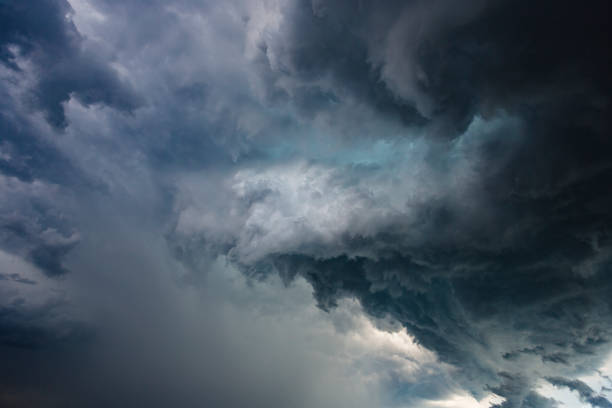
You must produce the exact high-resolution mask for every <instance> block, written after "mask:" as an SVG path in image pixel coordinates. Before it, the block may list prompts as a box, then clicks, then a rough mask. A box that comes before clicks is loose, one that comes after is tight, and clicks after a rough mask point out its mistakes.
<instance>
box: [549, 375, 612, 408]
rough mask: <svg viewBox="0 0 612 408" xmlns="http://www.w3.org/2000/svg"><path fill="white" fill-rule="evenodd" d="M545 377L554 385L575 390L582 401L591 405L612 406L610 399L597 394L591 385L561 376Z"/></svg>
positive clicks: (605, 407)
mask: <svg viewBox="0 0 612 408" xmlns="http://www.w3.org/2000/svg"><path fill="white" fill-rule="evenodd" d="M546 379H547V380H548V381H549V382H550V383H551V384H553V385H554V386H557V387H567V388H569V389H570V390H572V391H576V392H577V393H578V395H580V400H581V401H582V402H586V403H588V404H591V405H592V406H593V407H602V408H608V407H612V403H611V402H610V401H608V400H607V399H606V398H605V397H603V396H601V395H597V394H596V393H595V391H593V390H592V389H591V387H589V386H588V385H587V384H585V383H584V382H582V381H580V380H568V379H567V378H563V377H548V378H546Z"/></svg>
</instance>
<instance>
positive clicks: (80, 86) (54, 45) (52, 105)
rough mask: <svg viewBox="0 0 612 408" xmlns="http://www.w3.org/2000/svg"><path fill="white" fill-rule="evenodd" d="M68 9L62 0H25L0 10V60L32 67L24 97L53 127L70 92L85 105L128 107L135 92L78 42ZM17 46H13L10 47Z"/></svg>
mask: <svg viewBox="0 0 612 408" xmlns="http://www.w3.org/2000/svg"><path fill="white" fill-rule="evenodd" d="M71 13H72V8H71V7H70V4H69V3H68V2H67V1H65V0H57V1H56V0H40V1H36V2H34V3H30V4H27V5H26V4H23V3H21V2H18V1H9V2H3V4H2V6H1V9H0V22H1V23H2V31H1V32H0V38H1V43H0V47H1V48H0V49H1V51H0V53H1V55H2V62H3V63H4V64H6V65H7V66H8V67H9V68H11V69H13V70H16V71H18V72H19V73H20V72H23V71H24V70H26V68H24V67H22V66H21V65H22V64H20V59H26V60H27V61H31V62H32V63H33V66H34V72H32V75H33V76H34V78H33V81H34V82H35V85H34V86H33V88H32V89H30V90H29V96H30V97H31V98H32V100H33V101H34V105H35V107H36V108H39V109H41V110H43V111H44V112H45V115H46V117H47V119H48V120H49V122H50V123H51V124H53V125H54V126H56V127H65V126H66V125H67V122H66V117H65V113H64V107H63V103H65V102H67V101H68V100H69V99H70V97H71V96H75V97H76V98H77V99H78V100H79V101H80V102H81V103H83V104H84V105H86V106H87V105H91V104H96V103H103V104H106V105H109V106H112V107H114V108H117V109H119V110H122V111H125V112H131V111H133V110H134V109H135V108H136V107H137V106H138V105H139V104H140V101H139V99H138V97H137V96H136V95H135V94H134V92H133V90H131V89H130V87H129V85H128V84H126V83H124V82H123V81H122V80H121V79H119V77H118V75H117V73H116V72H115V71H114V70H113V69H112V68H111V67H110V65H109V64H108V63H107V62H106V61H104V60H102V59H100V58H98V57H97V56H96V51H95V50H91V49H87V48H86V47H85V46H84V45H83V38H82V37H81V35H80V33H79V32H78V30H77V29H76V28H75V26H74V24H73V23H72V21H71V20H70V15H71ZM15 48H16V49H15Z"/></svg>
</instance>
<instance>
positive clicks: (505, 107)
mask: <svg viewBox="0 0 612 408" xmlns="http://www.w3.org/2000/svg"><path fill="white" fill-rule="evenodd" d="M461 7H465V9H462V10H460V9H459V6H457V5H456V4H451V3H450V2H432V3H431V5H429V4H428V5H425V4H423V3H418V2H407V3H406V2H405V3H402V4H401V5H400V4H397V3H394V2H383V3H382V4H381V3H380V2H377V3H376V4H374V3H370V2H360V3H359V6H356V5H352V6H350V5H348V4H346V3H343V2H339V3H325V2H313V3H309V2H298V4H297V6H296V7H295V8H294V9H293V8H291V9H290V11H288V12H287V14H286V17H287V16H288V17H287V22H286V24H287V25H288V26H291V27H292V29H291V30H288V33H289V35H288V36H287V37H281V38H280V39H279V38H272V39H271V40H270V41H268V42H267V43H266V47H264V48H263V52H264V53H265V54H266V55H267V56H268V58H269V65H270V67H272V69H273V70H274V67H280V68H277V70H278V75H279V76H281V77H282V76H283V75H286V77H287V78H289V79H288V80H287V81H285V82H282V84H283V86H284V88H283V89H285V90H287V83H288V82H289V83H290V84H291V83H292V84H293V85H294V87H291V85H290V86H289V89H290V92H289V94H290V95H291V97H293V99H291V101H292V103H294V104H296V106H297V107H298V109H299V110H301V112H302V114H304V115H306V116H309V115H310V116H312V115H313V111H316V109H322V110H328V109H330V108H329V106H334V105H335V104H338V103H341V101H342V95H343V94H342V92H345V93H344V96H346V95H347V94H349V93H350V95H351V96H352V97H355V98H358V99H360V100H362V101H364V102H365V103H368V104H372V105H373V106H375V107H377V108H381V109H382V110H383V111H385V112H392V111H394V109H395V112H396V113H399V112H407V111H408V110H409V108H408V107H412V108H413V111H412V112H413V113H411V114H410V115H408V116H406V115H404V114H402V115H403V116H402V117H403V118H404V119H405V120H406V121H407V122H409V123H412V124H415V125H419V126H425V128H424V129H425V130H424V132H425V133H426V134H428V135H435V136H436V137H435V140H436V143H438V142H439V137H440V136H442V138H443V139H445V138H446V139H450V140H452V142H450V143H456V142H457V140H461V136H460V135H461V134H462V133H463V132H465V131H466V130H468V129H469V128H468V125H469V124H471V123H473V121H474V117H475V116H476V115H477V116H478V117H481V118H485V120H488V119H489V118H495V117H498V116H499V115H500V114H502V113H505V114H508V115H510V116H511V117H514V118H518V120H519V121H520V122H521V123H522V126H521V128H520V131H519V132H520V140H509V138H510V137H511V135H512V134H513V133H514V136H516V132H517V129H514V130H512V131H511V132H510V134H508V133H507V132H506V133H504V132H501V133H497V134H496V135H495V136H494V137H491V138H489V139H487V140H485V141H481V142H478V143H476V144H475V145H474V146H473V149H474V150H472V151H470V152H467V154H468V155H471V156H473V157H476V156H477V157H479V158H480V160H481V161H480V162H479V163H478V164H477V165H476V166H475V168H474V171H475V172H476V173H475V175H474V177H475V178H476V179H477V180H478V181H477V183H478V187H477V188H476V189H475V190H473V193H474V196H473V197H471V198H470V197H469V196H467V195H466V196H465V197H462V198H464V199H466V200H474V202H477V203H478V204H477V205H476V209H474V208H470V207H469V203H461V202H458V201H457V197H456V196H446V197H445V196H444V195H443V196H442V197H441V198H438V199H436V200H429V201H428V200H424V202H423V203H420V204H419V205H417V206H416V207H413V208H416V211H417V212H418V213H419V214H420V215H419V217H417V219H418V222H417V223H416V224H412V225H410V226H409V227H406V228H403V229H402V227H400V226H398V225H397V224H396V225H391V224H389V225H385V226H382V227H380V228H378V230H376V232H375V233H369V232H367V233H365V234H364V232H363V231H362V230H359V229H358V227H354V228H355V229H354V230H352V229H351V228H353V227H351V226H349V227H347V231H346V235H344V236H343V235H339V236H338V237H336V239H337V240H336V241H332V242H331V243H330V242H329V241H324V242H325V243H322V244H319V243H318V242H315V243H313V241H312V240H311V237H310V236H308V235H306V234H304V235H303V237H302V239H303V245H302V246H300V245H299V244H298V243H289V244H287V241H283V242H278V243H275V244H269V243H267V241H263V240H261V241H256V238H257V237H259V234H261V236H264V237H265V231H264V232H262V231H258V230H257V229H256V228H253V229H252V230H250V231H249V233H250V234H253V235H254V236H255V237H256V238H253V242H254V244H253V246H254V247H255V246H256V245H258V247H257V248H258V249H257V251H263V252H265V249H261V248H262V245H270V249H269V252H268V259H269V260H271V262H270V263H267V262H262V263H259V264H256V265H255V266H251V265H248V264H249V262H251V261H252V259H251V258H247V259H246V261H245V259H244V258H243V259H241V256H244V257H246V255H244V254H245V253H244V251H242V249H241V248H240V242H239V243H238V244H235V243H234V245H236V247H237V248H236V249H235V250H233V251H230V253H231V254H234V255H235V256H236V258H237V259H238V262H243V263H246V264H247V265H246V266H245V267H246V269H247V270H249V271H254V272H255V273H256V272H257V270H262V271H263V270H266V271H267V270H270V269H272V270H273V269H277V270H279V271H280V273H281V274H282V275H284V276H288V277H291V276H293V275H295V274H300V275H302V276H304V277H306V278H307V280H308V281H309V282H310V283H311V284H312V285H313V287H314V289H315V297H316V298H317V300H318V301H319V304H320V305H321V307H323V308H330V307H333V306H334V305H335V303H336V302H337V300H338V299H339V298H341V297H344V296H356V297H357V298H358V299H359V300H360V301H361V303H362V304H363V305H364V307H365V309H366V310H367V311H369V312H370V313H371V314H373V315H375V316H380V315H383V314H386V313H388V314H391V315H392V316H393V317H395V318H396V319H398V320H399V321H400V322H402V323H403V324H404V325H405V326H406V327H407V328H408V329H409V332H410V333H412V334H414V335H415V336H416V338H417V339H418V341H419V342H421V343H422V344H423V345H424V346H426V347H427V348H429V349H431V350H434V351H436V352H437V353H438V354H439V355H440V356H441V358H442V359H443V360H444V361H446V362H448V363H451V364H453V365H456V366H457V367H460V368H461V369H462V371H463V375H464V376H465V377H464V382H465V384H466V386H467V387H469V389H471V390H472V391H473V392H475V393H478V392H480V391H482V390H484V389H485V385H486V384H489V387H490V389H491V390H493V391H495V392H496V393H497V394H499V395H501V396H504V397H505V398H506V402H505V403H504V404H503V406H507V407H521V406H522V407H527V406H552V404H553V402H551V401H550V400H548V399H545V398H542V397H540V396H538V395H537V394H536V393H535V392H534V388H535V387H536V381H537V379H538V378H541V375H543V374H545V373H554V372H563V373H567V375H568V376H571V375H577V374H579V373H582V372H586V371H588V370H591V369H595V368H596V367H597V364H598V363H599V362H600V361H601V358H602V356H604V355H605V353H607V352H608V351H609V350H610V341H611V340H612V339H611V337H610V336H611V335H612V333H611V331H612V320H611V319H610V311H611V307H612V304H611V302H610V300H609V299H611V298H612V283H611V276H610V272H611V267H612V263H611V259H610V255H611V254H612V242H611V239H612V236H611V231H612V212H611V211H610V208H612V195H611V192H610V191H611V190H610V188H609V183H610V180H612V162H611V161H610V157H612V139H611V138H610V134H611V130H612V128H611V126H610V117H612V116H611V112H610V102H611V101H610V91H611V83H610V76H609V74H608V71H609V67H610V52H609V47H608V41H609V40H608V38H609V34H610V33H609V25H608V24H607V21H608V17H607V16H609V15H610V10H609V7H610V6H609V3H608V2H590V3H589V4H588V5H582V4H578V3H577V2H570V1H564V2H553V1H544V2H538V3H537V4H533V3H532V2H526V1H519V2H510V1H497V2H491V3H489V4H486V5H485V4H482V3H479V2H469V3H468V4H467V5H464V4H462V5H461ZM415 16H416V17H415ZM415 20H416V21H415ZM414 24H417V25H418V24H422V27H421V29H416V28H415V27H413V25H414ZM321 78H325V80H323V81H322V82H323V83H324V84H325V86H326V87H327V88H326V90H325V91H320V90H321V88H320V83H321V81H320V79H321ZM317 80H319V82H317ZM291 81H293V82H291ZM271 83H273V84H275V83H276V82H273V81H272V82H271ZM383 84H384V85H385V87H381V86H382V85H383ZM317 87H319V88H317ZM272 89H274V87H273V88H272ZM277 90H278V89H277ZM292 92H293V93H292ZM330 92H331V93H330ZM274 95H276V94H274ZM277 96H278V98H280V100H283V98H288V97H289V96H282V95H281V94H279V95H277ZM330 104H331V105H330ZM390 107H392V109H391V108H390ZM416 112H418V114H417V113H416ZM475 131H476V132H478V130H475ZM440 143H444V142H440ZM442 154H444V153H442ZM430 159H431V160H433V161H435V160H438V161H440V162H442V163H444V161H445V159H444V157H443V156H442V158H441V157H440V156H439V155H436V154H434V155H432V156H431V158H430ZM467 160H470V157H469V156H468V159H467ZM450 171H452V169H450ZM451 177H452V176H451ZM432 182H433V181H432ZM254 183H255V182H254ZM340 188H344V187H340ZM372 188H374V187H372ZM296 189H297V188H296ZM262 191H263V187H262ZM291 191H293V190H291ZM296 191H300V190H299V189H297V190H296ZM337 191H338V190H337V189H336V190H332V189H330V190H329V191H328V192H329V193H330V194H332V195H330V196H329V197H327V200H328V201H329V202H335V201H336V200H338V197H336V196H334V195H333V194H336V193H337ZM324 193H325V192H324ZM324 193H323V194H324ZM270 194H271V195H272V196H273V195H274V194H280V195H282V194H283V190H280V189H279V190H278V191H275V190H274V188H272V191H271V193H270ZM313 194H314V193H313ZM317 194H321V193H320V192H318V193H317ZM267 197H270V195H268V196H267ZM317 197H318V196H317ZM274 200H275V199H270V198H265V197H262V198H260V199H258V200H256V202H260V203H262V204H261V206H259V207H256V206H258V205H259V204H253V203H251V204H247V207H248V208H252V210H247V211H252V213H253V214H255V213H256V210H257V211H259V210H260V208H261V207H264V208H266V206H267V205H270V206H273V205H275V204H274V203H276V201H274ZM317 200H318V198H317ZM338 202H340V203H344V205H349V206H350V201H347V202H346V203H345V202H343V201H338ZM364 202H367V201H364ZM278 203H279V205H289V204H287V203H285V202H284V201H282V200H280V199H279V201H278ZM290 205H296V206H297V205H301V203H293V204H290ZM349 210H350V208H347V212H349ZM369 210H370V209H369V208H368V207H366V210H364V211H369ZM372 211H374V210H372ZM270 214H275V213H274V212H273V211H272V210H271V212H270ZM307 217H308V216H307ZM307 219H308V220H309V221H310V222H314V223H317V222H319V220H317V219H316V218H307ZM354 221H355V222H356V223H359V219H358V218H356V219H355V220H354ZM338 222H339V221H338ZM247 223H248V222H247ZM249 225H251V226H253V223H250V224H249ZM255 226H261V227H263V228H266V224H265V223H264V224H255ZM294 228H298V227H297V226H295V227H294ZM330 228H332V227H330ZM360 234H364V235H360ZM279 237H281V238H285V239H286V237H287V235H286V234H285V235H282V234H281V235H279ZM242 238H244V235H243V236H241V239H242ZM290 238H293V237H292V236H291V237H290ZM296 239H297V241H299V238H296ZM340 240H343V241H342V242H340ZM262 242H266V243H265V244H262ZM330 246H331V247H335V248H338V247H339V248H342V249H340V250H331V252H335V255H332V256H330V255H329V252H330V250H328V248H329V247H330ZM368 248H369V249H368ZM285 251H286V253H285ZM338 251H339V252H340V253H344V255H338ZM368 251H369V252H370V253H374V256H373V257H374V259H371V258H367V257H360V256H358V255H359V254H363V253H367V252H368ZM271 265H272V266H271ZM485 354H486V356H487V357H483V356H484V355H485ZM531 356H536V357H537V361H534V359H533V358H532V357H531ZM495 384H498V385H495ZM479 390H480V391H479ZM602 398H603V397H602ZM602 401H605V399H602ZM601 403H603V402H601ZM606 403H607V402H606Z"/></svg>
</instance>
